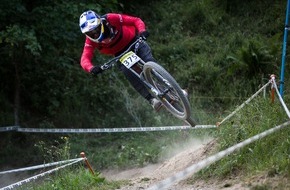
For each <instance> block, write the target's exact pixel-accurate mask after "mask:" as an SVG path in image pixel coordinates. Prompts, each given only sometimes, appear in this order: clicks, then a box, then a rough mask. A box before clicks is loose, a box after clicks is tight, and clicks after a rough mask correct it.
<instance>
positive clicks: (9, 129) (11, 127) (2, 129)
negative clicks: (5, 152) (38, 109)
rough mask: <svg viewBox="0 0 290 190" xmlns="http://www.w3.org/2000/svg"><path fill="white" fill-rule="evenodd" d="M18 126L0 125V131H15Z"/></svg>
mask: <svg viewBox="0 0 290 190" xmlns="http://www.w3.org/2000/svg"><path fill="white" fill-rule="evenodd" d="M18 128H19V126H7V127H0V132H3V131H16V130H17V129H18Z"/></svg>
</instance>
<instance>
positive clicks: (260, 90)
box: [218, 79, 272, 125]
mask: <svg viewBox="0 0 290 190" xmlns="http://www.w3.org/2000/svg"><path fill="white" fill-rule="evenodd" d="M271 81H272V79H271V80H269V81H268V83H267V84H265V85H264V86H263V87H262V88H260V89H259V90H258V91H257V92H256V93H255V94H253V95H252V96H251V97H250V98H249V99H247V100H246V101H245V102H244V103H243V104H241V105H240V106H239V107H238V108H237V109H236V110H235V111H233V112H232V113H231V114H229V115H228V116H227V117H226V118H224V119H223V120H222V121H221V122H219V123H218V125H221V124H222V123H224V122H225V121H226V120H228V119H230V118H231V117H232V116H233V115H235V114H236V113H237V112H238V111H239V110H240V109H242V108H243V107H244V106H245V105H247V104H248V103H249V102H250V101H251V100H252V99H253V98H255V97H256V96H257V95H258V94H259V93H260V92H262V90H263V89H264V88H266V87H267V86H268V85H269V84H270V83H271Z"/></svg>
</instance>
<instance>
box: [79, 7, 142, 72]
mask: <svg viewBox="0 0 290 190" xmlns="http://www.w3.org/2000/svg"><path fill="white" fill-rule="evenodd" d="M105 18H106V20H107V22H108V23H109V24H110V25H111V27H112V29H113V32H114V37H113V38H112V39H111V40H110V41H109V42H108V41H106V40H104V41H103V42H100V43H96V42H93V41H92V40H90V39H89V38H88V37H86V40H85V45H84V48H83V53H82V56H81V62H80V63H81V66H82V68H83V69H84V70H85V71H87V72H90V70H91V69H92V67H93V63H92V59H93V56H94V51H95V49H98V50H99V52H100V53H101V54H107V55H112V56H114V55H116V54H118V53H120V52H121V51H122V50H124V48H125V47H127V46H128V45H129V43H130V42H131V41H132V40H133V39H134V38H135V36H136V35H137V34H140V33H141V32H143V31H145V24H144V22H143V21H142V20H141V19H140V18H138V17H133V16H128V15H124V14H116V13H108V14H106V15H105Z"/></svg>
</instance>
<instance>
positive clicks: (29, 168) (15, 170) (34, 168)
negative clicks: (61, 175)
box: [0, 158, 79, 175]
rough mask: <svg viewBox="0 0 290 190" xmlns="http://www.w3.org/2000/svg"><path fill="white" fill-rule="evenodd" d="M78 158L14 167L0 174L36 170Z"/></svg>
mask: <svg viewBox="0 0 290 190" xmlns="http://www.w3.org/2000/svg"><path fill="white" fill-rule="evenodd" d="M76 160H79V158H75V159H70V160H64V161H59V162H52V163H48V164H41V165H37V166H31V167H25V168H19V169H14V170H7V171H2V172H0V175H2V174H9V173H14V172H22V171H28V170H36V169H41V168H46V167H51V166H55V165H61V164H65V163H68V162H73V161H76Z"/></svg>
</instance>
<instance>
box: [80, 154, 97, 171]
mask: <svg viewBox="0 0 290 190" xmlns="http://www.w3.org/2000/svg"><path fill="white" fill-rule="evenodd" d="M81 157H83V158H84V161H85V163H86V165H87V167H88V168H89V170H90V172H91V173H92V174H93V175H95V172H94V170H93V169H92V167H91V165H90V163H89V161H88V159H87V158H86V155H85V153H84V152H81Z"/></svg>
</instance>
